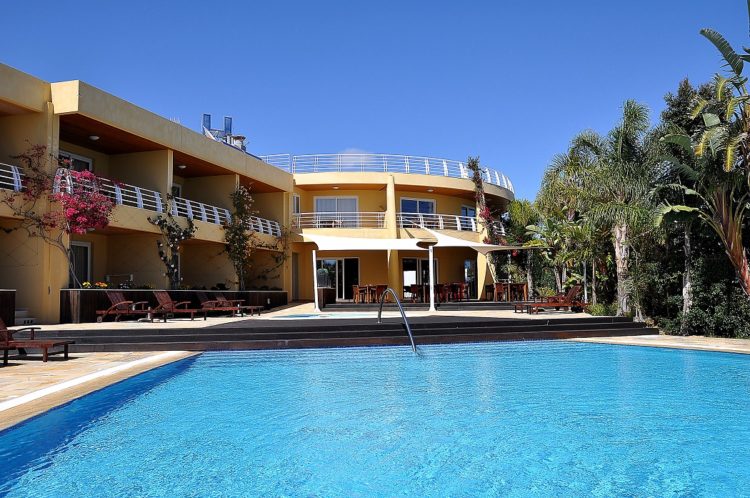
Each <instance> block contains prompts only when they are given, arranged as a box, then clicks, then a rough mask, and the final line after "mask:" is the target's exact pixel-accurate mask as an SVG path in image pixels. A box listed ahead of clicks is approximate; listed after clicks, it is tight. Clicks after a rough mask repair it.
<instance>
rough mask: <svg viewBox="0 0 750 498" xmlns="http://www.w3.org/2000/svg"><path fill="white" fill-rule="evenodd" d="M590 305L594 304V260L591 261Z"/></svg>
mask: <svg viewBox="0 0 750 498" xmlns="http://www.w3.org/2000/svg"><path fill="white" fill-rule="evenodd" d="M591 304H596V259H592V260H591Z"/></svg>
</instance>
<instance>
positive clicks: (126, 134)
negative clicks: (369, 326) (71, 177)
mask: <svg viewBox="0 0 750 498" xmlns="http://www.w3.org/2000/svg"><path fill="white" fill-rule="evenodd" d="M209 128H210V126H209ZM235 138H237V137H233V136H230V137H229V141H231V140H233V139H235ZM240 139H241V137H240ZM32 144H42V145H45V146H46V147H47V148H48V150H49V151H51V153H52V154H53V155H59V156H64V157H67V158H70V159H71V161H72V162H73V165H74V167H76V168H86V169H90V170H91V171H93V172H94V173H96V174H97V175H99V176H102V177H105V178H110V179H114V180H117V183H112V184H111V185H109V184H107V185H108V186H105V187H103V188H109V189H110V190H109V194H111V196H112V198H113V199H115V200H116V204H117V205H116V207H115V210H114V213H113V217H112V221H111V223H110V226H109V227H107V228H106V229H104V230H96V231H93V232H91V233H88V234H86V235H82V236H72V237H71V240H70V241H69V243H70V244H71V245H72V247H73V248H74V253H75V255H76V259H77V260H80V261H83V262H84V264H81V265H77V267H76V271H77V273H79V278H81V279H82V280H89V281H110V282H113V283H114V282H118V281H123V280H128V281H131V282H134V283H135V284H136V285H138V284H150V285H151V286H153V287H156V288H167V286H168V280H167V277H166V276H165V273H164V266H163V263H162V261H161V260H160V259H159V256H158V254H157V250H156V240H157V239H158V238H159V236H160V232H159V231H158V229H157V228H156V227H154V226H153V225H151V224H150V223H148V221H147V217H149V216H153V215H155V214H156V213H157V212H164V211H166V210H167V209H169V210H171V212H172V213H174V214H176V215H177V219H178V220H180V219H183V220H184V217H187V216H190V217H192V218H193V220H194V221H195V225H196V226H197V228H198V230H197V232H196V233H195V238H194V239H192V240H190V241H188V242H187V243H185V244H184V246H183V247H182V248H181V252H180V275H181V279H182V282H183V284H184V285H185V286H194V287H206V288H211V287H212V286H216V285H217V284H223V285H226V286H227V287H228V288H236V277H235V275H234V271H233V269H232V266H231V264H230V262H229V260H228V258H227V256H226V254H225V253H224V252H223V247H224V233H223V228H222V226H221V224H222V222H223V221H224V220H226V218H227V216H229V213H230V211H231V202H230V194H231V193H232V192H233V191H234V190H235V188H236V187H237V186H238V185H246V186H249V187H250V189H251V192H252V195H253V198H254V200H255V203H254V206H253V207H254V209H255V210H256V211H257V217H256V218H255V220H254V223H253V226H252V227H251V229H252V230H253V231H255V232H256V234H257V237H258V240H259V241H260V242H261V243H262V244H263V245H264V246H267V247H268V248H262V249H258V250H257V251H256V252H255V254H254V261H253V272H254V275H251V276H250V281H249V282H248V284H249V286H250V287H249V288H252V287H253V286H257V287H263V288H270V289H280V290H283V291H285V292H286V293H287V294H288V299H289V300H290V301H294V300H308V301H310V300H313V298H314V295H315V294H316V293H314V292H313V289H314V280H315V275H314V272H313V251H314V250H315V251H316V252H315V260H316V266H317V267H318V268H325V269H327V270H328V273H327V275H329V278H328V281H327V282H318V285H319V286H320V285H327V286H330V287H332V288H333V289H334V290H335V294H336V299H337V300H341V301H346V300H351V299H353V298H354V296H353V286H354V285H357V284H360V285H364V284H387V285H389V286H390V287H392V288H394V289H395V290H396V291H397V292H398V293H399V294H401V295H402V296H407V297H408V293H409V287H410V285H411V284H422V283H426V282H427V276H428V275H429V272H428V269H427V268H428V266H429V265H428V261H427V252H426V251H420V250H408V249H404V248H403V247H406V246H400V245H398V244H396V243H394V242H389V241H394V240H396V239H399V240H407V239H419V240H427V241H429V240H434V234H435V233H440V234H445V235H450V236H451V237H453V238H455V239H461V240H465V241H469V242H475V243H479V242H481V241H482V240H483V239H484V227H482V225H481V223H480V222H479V218H478V217H477V206H476V202H475V195H474V183H473V181H472V180H471V179H470V174H469V173H468V172H467V170H466V167H465V165H464V163H462V162H460V161H454V160H444V159H435V158H429V157H415V156H401V155H387V154H313V155H287V154H276V155H269V156H254V155H252V154H250V153H247V152H245V151H244V150H242V149H241V148H240V147H236V146H231V145H228V144H227V143H225V142H224V141H221V140H217V139H216V138H215V137H211V136H210V134H209V133H201V132H199V131H195V130H191V129H189V128H187V127H185V126H183V125H181V124H179V123H175V122H173V121H170V120H169V119H166V118H164V117H161V116H158V115H156V114H154V113H151V112H149V111H147V110H145V109H142V108H140V107H138V106H137V105H135V104H132V103H130V102H127V101H125V100H122V99H120V98H118V97H116V96H114V95H111V94H109V93H106V92H105V91H103V90H100V89H98V88H95V87H93V86H91V85H88V84H86V83H85V82H83V81H78V80H76V81H64V82H56V83H49V82H46V81H42V80H40V79H38V78H35V77H33V76H30V75H28V74H26V73H23V72H21V71H18V70H16V69H13V68H11V67H8V66H5V65H1V64H0V189H18V188H20V183H19V178H21V177H22V175H23V171H22V169H21V168H20V165H19V164H17V163H16V162H15V160H14V159H13V156H16V155H18V154H20V153H22V152H24V151H26V150H27V149H28V148H29V146H30V145H32ZM483 178H484V189H485V192H486V196H487V202H488V204H490V205H491V206H492V207H493V208H495V209H502V208H503V207H504V206H505V204H506V203H507V202H508V201H509V200H511V199H513V187H512V184H511V182H510V180H509V179H508V178H507V177H506V176H504V175H503V174H502V173H500V172H499V171H496V170H493V169H485V170H484V171H483ZM168 193H171V194H172V195H174V196H175V198H174V202H173V203H172V204H171V205H167V204H168V201H167V194H168ZM17 224H18V220H16V219H14V217H13V215H12V212H11V211H10V210H9V209H8V208H7V206H0V229H2V230H0V289H15V290H16V307H17V308H24V309H27V310H28V312H29V314H30V315H32V316H34V317H35V318H36V319H37V321H38V322H41V323H55V322H57V321H58V320H59V317H60V290H61V289H64V288H67V287H68V286H69V273H68V266H67V262H66V259H65V257H64V256H63V255H62V253H61V252H60V251H59V250H57V249H55V248H52V247H50V246H49V245H47V244H45V243H44V242H43V241H41V240H40V239H37V238H29V237H28V236H27V235H26V234H25V233H24V232H22V231H19V230H12V228H13V227H14V226H17ZM282 234H284V238H285V239H286V240H287V242H288V243H285V244H277V242H278V240H279V237H280V236H282ZM316 237H318V240H321V239H320V237H323V238H326V237H328V239H327V240H329V241H331V240H338V241H341V240H342V239H348V240H350V241H352V244H347V243H345V242H343V243H339V244H334V247H330V246H326V249H325V250H323V248H322V247H321V246H320V244H318V243H316V242H314V240H315V238H316ZM331 237H335V238H336V239H331ZM353 241H356V243H354V242H353ZM367 241H371V242H370V244H371V247H365V246H363V244H368V242H367ZM336 248H341V249H340V250H337V249H336ZM278 251H285V252H286V254H283V255H281V254H279V253H278ZM280 256H283V257H280ZM279 261H281V263H280V266H279ZM276 266H279V267H278V269H277V270H274V271H272V272H266V273H264V271H263V270H264V268H270V267H276ZM434 266H435V273H434V275H435V279H436V281H437V282H459V281H460V282H467V283H469V284H470V285H469V289H470V297H472V298H482V297H483V296H482V294H483V292H484V286H485V284H487V283H490V282H492V279H491V276H490V275H489V271H488V265H487V261H486V258H485V256H483V255H482V254H481V252H477V251H475V250H474V249H472V248H471V247H435V249H434ZM317 274H320V272H318V273H317ZM253 279H255V281H254V280H253Z"/></svg>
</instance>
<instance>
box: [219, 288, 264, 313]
mask: <svg viewBox="0 0 750 498" xmlns="http://www.w3.org/2000/svg"><path fill="white" fill-rule="evenodd" d="M216 299H218V300H219V301H223V302H225V303H229V304H230V305H233V306H238V307H239V308H240V314H244V313H249V314H250V316H253V313H258V316H260V312H261V311H263V310H264V309H265V307H263V306H254V305H246V304H244V303H245V300H244V299H227V298H225V297H224V294H222V293H221V292H219V293H218V294H216Z"/></svg>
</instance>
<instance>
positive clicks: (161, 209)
mask: <svg viewBox="0 0 750 498" xmlns="http://www.w3.org/2000/svg"><path fill="white" fill-rule="evenodd" d="M3 171H4V170H3V169H0V187H2V186H3V185H4V184H3V183H2V181H3V180H2V178H4V176H2V175H3V173H2V172H3ZM74 182H75V180H74V178H73V177H72V176H71V175H70V173H69V171H68V170H67V169H64V168H60V169H58V170H57V173H56V175H55V185H54V191H55V192H59V191H61V190H67V191H69V192H70V191H72V189H73V186H74V184H75V183H74ZM97 186H98V189H99V192H101V193H103V194H104V195H106V196H107V197H109V198H110V199H111V200H112V202H114V203H115V204H116V205H120V206H132V207H137V208H140V209H147V210H149V211H155V212H157V213H165V212H167V205H166V202H165V199H164V198H163V197H162V195H161V193H160V192H157V191H156V190H150V189H147V188H142V187H137V186H135V185H128V184H126V183H120V182H113V181H112V180H110V179H108V178H102V177H97ZM169 212H171V213H172V215H173V216H184V217H186V218H191V219H194V220H201V221H205V222H206V223H213V224H216V225H223V224H224V223H226V222H228V221H229V220H230V219H231V214H230V212H229V210H228V209H225V208H220V207H217V206H212V205H210V204H205V203H202V202H197V201H193V200H190V199H185V198H182V197H175V198H174V199H172V203H171V206H169ZM248 229H249V230H252V231H255V232H259V233H264V234H268V235H273V236H275V237H280V236H281V225H280V224H279V222H278V221H273V220H267V219H264V218H259V217H257V216H253V217H252V218H251V221H250V224H249V226H248Z"/></svg>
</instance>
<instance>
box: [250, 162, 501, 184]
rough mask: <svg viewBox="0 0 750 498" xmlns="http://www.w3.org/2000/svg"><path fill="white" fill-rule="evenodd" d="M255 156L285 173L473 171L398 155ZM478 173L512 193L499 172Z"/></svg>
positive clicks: (461, 174)
mask: <svg viewBox="0 0 750 498" xmlns="http://www.w3.org/2000/svg"><path fill="white" fill-rule="evenodd" d="M259 157H260V159H261V160H263V161H265V162H266V163H268V164H270V165H272V166H276V167H277V168H280V169H283V170H284V171H287V172H289V173H331V172H337V173H341V172H370V173H372V172H391V173H410V174H418V175H431V176H447V177H450V178H467V179H470V178H471V177H472V174H473V173H472V172H471V171H470V170H469V168H468V167H467V166H466V163H464V162H462V161H455V160H452V159H441V158H437V157H425V156H405V155H401V154H369V153H362V154H303V155H290V154H270V155H266V156H259ZM480 173H481V176H482V180H484V181H485V182H487V183H491V184H493V185H497V186H499V187H503V188H505V189H507V190H510V191H511V192H514V189H513V183H512V182H511V181H510V178H508V177H507V176H506V175H504V174H503V173H502V172H501V171H498V170H496V169H492V168H484V167H483V168H482V169H481V171H480Z"/></svg>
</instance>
